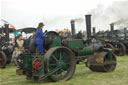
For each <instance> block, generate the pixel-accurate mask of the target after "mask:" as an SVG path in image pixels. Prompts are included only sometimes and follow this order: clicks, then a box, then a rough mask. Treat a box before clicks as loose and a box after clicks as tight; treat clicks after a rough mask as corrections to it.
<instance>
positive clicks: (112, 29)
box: [110, 23, 114, 35]
mask: <svg viewBox="0 0 128 85" xmlns="http://www.w3.org/2000/svg"><path fill="white" fill-rule="evenodd" d="M110 29H111V35H113V31H114V23H111V24H110Z"/></svg>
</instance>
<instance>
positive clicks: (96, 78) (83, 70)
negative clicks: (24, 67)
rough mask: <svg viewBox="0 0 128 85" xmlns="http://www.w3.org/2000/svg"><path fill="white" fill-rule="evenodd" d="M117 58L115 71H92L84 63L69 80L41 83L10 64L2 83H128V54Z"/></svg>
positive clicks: (0, 77)
mask: <svg viewBox="0 0 128 85" xmlns="http://www.w3.org/2000/svg"><path fill="white" fill-rule="evenodd" d="M117 60H118V64H117V68H116V70H115V71H114V72H110V73H100V72H92V71H90V70H89V69H88V68H87V67H85V65H84V64H80V65H77V68H76V72H75V74H74V76H73V78H72V79H71V80H69V81H63V82H46V81H44V82H40V83H37V82H33V81H30V80H26V77H25V76H23V75H22V76H18V75H16V67H15V66H14V65H13V64H10V65H8V66H7V67H6V68H5V69H1V70H0V85H128V56H122V57H117Z"/></svg>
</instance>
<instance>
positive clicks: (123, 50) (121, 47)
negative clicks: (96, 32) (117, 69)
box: [115, 43, 126, 56]
mask: <svg viewBox="0 0 128 85" xmlns="http://www.w3.org/2000/svg"><path fill="white" fill-rule="evenodd" d="M117 48H118V52H116V53H115V54H116V55H117V56H124V55H125V54H126V47H125V46H124V44H123V43H118V44H117Z"/></svg>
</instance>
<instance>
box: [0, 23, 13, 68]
mask: <svg viewBox="0 0 128 85" xmlns="http://www.w3.org/2000/svg"><path fill="white" fill-rule="evenodd" d="M11 32H15V29H12V28H9V24H4V26H2V27H1V28H0V68H5V67H6V64H9V63H10V61H11V56H12V52H13V50H14V47H13V44H12V43H9V39H10V38H9V33H11Z"/></svg>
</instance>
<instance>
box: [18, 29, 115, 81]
mask: <svg viewBox="0 0 128 85" xmlns="http://www.w3.org/2000/svg"><path fill="white" fill-rule="evenodd" d="M46 35H47V38H46V39H45V42H44V46H45V50H46V52H45V54H44V55H38V56H37V55H36V52H30V53H23V54H21V55H20V56H19V58H18V59H17V61H18V64H19V68H18V69H17V70H16V72H17V74H19V75H23V74H24V75H26V76H27V79H31V80H38V81H41V80H43V79H46V78H47V79H49V80H51V81H66V80H69V79H71V78H72V76H73V74H74V72H75V69H76V63H78V62H81V61H83V60H85V59H87V62H86V63H85V64H86V66H87V67H89V69H90V70H91V71H96V72H112V71H114V70H115V67H116V64H117V62H116V57H115V56H114V55H113V54H112V50H111V49H109V48H104V47H103V46H102V45H97V44H96V45H95V44H93V45H91V46H85V43H84V41H83V40H82V39H70V40H69V39H68V40H67V39H63V40H62V39H61V37H60V36H59V35H58V34H57V33H56V32H53V31H51V32H48V33H47V34H46ZM32 46H34V45H32ZM35 49H36V48H34V50H35ZM31 50H32V49H31Z"/></svg>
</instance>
